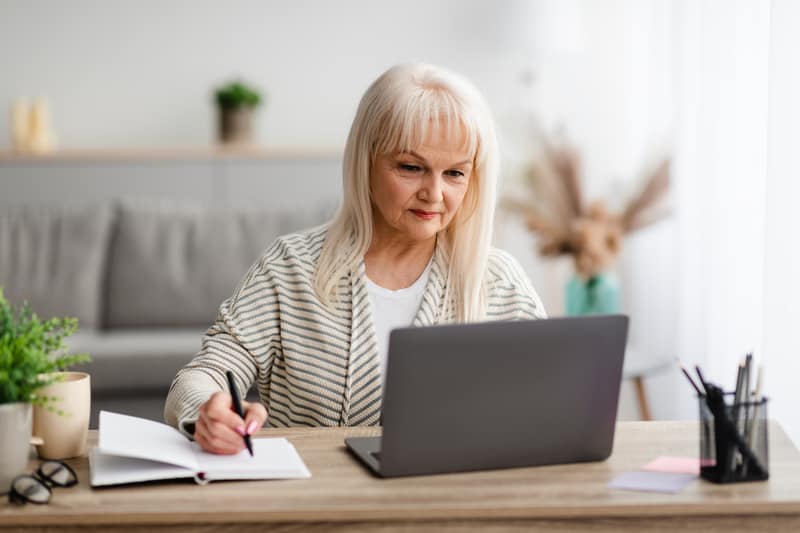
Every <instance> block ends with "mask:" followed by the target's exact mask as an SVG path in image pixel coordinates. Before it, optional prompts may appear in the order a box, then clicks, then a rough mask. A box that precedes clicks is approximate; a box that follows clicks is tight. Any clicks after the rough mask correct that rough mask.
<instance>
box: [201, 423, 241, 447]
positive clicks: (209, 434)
mask: <svg viewBox="0 0 800 533" xmlns="http://www.w3.org/2000/svg"><path fill="white" fill-rule="evenodd" d="M213 431H214V430H213V429H210V428H209V427H208V426H207V425H203V424H199V423H198V424H197V425H196V426H195V432H194V440H195V441H196V442H197V444H199V445H200V447H201V448H203V449H204V450H205V451H207V452H211V453H218V454H225V455H232V454H236V453H239V452H240V451H242V450H243V449H244V442H243V440H242V437H241V436H239V435H237V434H236V433H233V434H234V435H235V436H236V439H234V440H230V439H227V438H225V437H220V436H219V435H218V434H216V433H214V432H213ZM228 431H230V430H228Z"/></svg>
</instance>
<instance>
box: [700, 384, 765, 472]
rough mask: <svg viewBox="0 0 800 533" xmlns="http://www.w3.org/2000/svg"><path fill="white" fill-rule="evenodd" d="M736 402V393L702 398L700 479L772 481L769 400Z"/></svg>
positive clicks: (701, 396)
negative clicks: (768, 427) (770, 472)
mask: <svg viewBox="0 0 800 533" xmlns="http://www.w3.org/2000/svg"><path fill="white" fill-rule="evenodd" d="M733 400H734V394H733V393H725V394H717V395H711V396H710V399H709V397H707V396H706V395H700V396H699V405H700V477H702V478H703V479H707V480H708V481H713V482H714V483H735V482H739V481H763V480H766V479H769V443H768V442H767V400H768V399H767V398H762V399H760V400H753V401H748V402H738V403H736V402H734V401H733Z"/></svg>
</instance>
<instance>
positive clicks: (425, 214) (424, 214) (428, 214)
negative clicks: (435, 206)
mask: <svg viewBox="0 0 800 533" xmlns="http://www.w3.org/2000/svg"><path fill="white" fill-rule="evenodd" d="M411 212H412V213H414V214H415V215H417V216H418V217H419V218H421V219H423V220H431V219H432V218H434V217H436V215H438V214H439V213H438V212H437V211H423V210H422V209H412V210H411Z"/></svg>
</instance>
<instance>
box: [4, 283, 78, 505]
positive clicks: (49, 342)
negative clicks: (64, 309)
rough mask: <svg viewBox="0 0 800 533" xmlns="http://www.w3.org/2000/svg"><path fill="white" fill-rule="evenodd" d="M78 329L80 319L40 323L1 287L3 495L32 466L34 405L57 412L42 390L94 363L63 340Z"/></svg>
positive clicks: (54, 319) (26, 307) (61, 319)
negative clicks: (63, 374)
mask: <svg viewBox="0 0 800 533" xmlns="http://www.w3.org/2000/svg"><path fill="white" fill-rule="evenodd" d="M77 329H78V320H77V319H75V318H50V319H48V320H40V319H39V317H38V316H36V314H35V313H34V312H33V311H32V310H31V309H30V307H29V306H28V305H27V304H25V305H23V306H21V307H19V308H14V307H13V306H12V305H11V303H10V302H9V301H8V300H6V298H5V296H4V295H3V289H2V287H0V428H2V431H0V494H3V493H5V492H7V491H8V489H9V486H10V483H11V480H12V479H13V478H14V477H15V476H17V475H19V474H21V473H22V472H24V470H25V468H26V466H27V464H28V454H29V451H30V441H31V427H32V406H34V405H38V406H43V407H47V408H49V409H53V410H57V408H56V406H55V405H54V400H55V399H54V398H52V397H48V396H46V395H42V394H40V390H41V389H42V388H43V387H46V386H48V385H51V384H53V383H55V382H56V381H58V380H59V379H60V374H59V372H60V371H62V370H65V369H66V368H68V367H69V366H71V365H74V364H76V363H81V362H85V361H88V360H89V356H88V355H86V354H73V355H67V354H65V347H64V344H63V341H64V339H65V338H66V337H68V336H70V335H72V334H73V333H74V332H75V331H77Z"/></svg>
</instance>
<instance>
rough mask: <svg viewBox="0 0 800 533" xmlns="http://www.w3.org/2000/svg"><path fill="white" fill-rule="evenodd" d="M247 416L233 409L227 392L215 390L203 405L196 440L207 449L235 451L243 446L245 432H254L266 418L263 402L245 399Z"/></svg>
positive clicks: (242, 448) (226, 451)
mask: <svg viewBox="0 0 800 533" xmlns="http://www.w3.org/2000/svg"><path fill="white" fill-rule="evenodd" d="M242 409H243V410H244V420H242V419H241V417H240V416H239V415H237V414H236V413H235V412H234V411H233V400H232V399H231V395H230V394H228V393H227V392H215V393H214V394H213V395H212V396H211V398H209V399H208V401H206V402H205V403H204V404H203V405H201V406H200V417H199V418H198V419H197V423H196V424H195V429H194V440H195V441H196V442H197V444H199V445H200V447H201V448H203V449H204V450H205V451H207V452H211V453H220V454H227V455H230V454H234V453H239V452H240V451H242V450H244V439H243V438H242V437H243V436H244V435H252V434H253V433H255V432H256V431H258V430H259V428H261V426H263V425H264V422H266V421H267V410H266V409H265V408H264V406H263V405H261V404H260V403H250V402H246V401H244V400H242Z"/></svg>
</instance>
